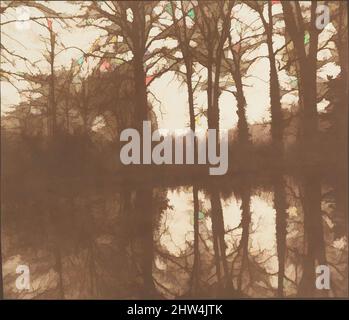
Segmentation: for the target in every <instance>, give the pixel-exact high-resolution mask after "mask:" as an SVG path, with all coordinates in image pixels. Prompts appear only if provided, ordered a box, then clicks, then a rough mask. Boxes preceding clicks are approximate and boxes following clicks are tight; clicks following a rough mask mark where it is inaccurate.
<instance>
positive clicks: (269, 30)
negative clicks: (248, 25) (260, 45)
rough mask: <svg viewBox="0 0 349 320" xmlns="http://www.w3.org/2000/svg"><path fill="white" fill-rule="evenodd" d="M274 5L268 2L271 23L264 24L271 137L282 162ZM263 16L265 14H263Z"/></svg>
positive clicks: (276, 155)
mask: <svg viewBox="0 0 349 320" xmlns="http://www.w3.org/2000/svg"><path fill="white" fill-rule="evenodd" d="M271 8H272V3H271V2H268V13H269V23H265V21H264V20H263V19H264V18H263V19H262V20H263V22H264V27H265V30H266V34H267V45H268V53H269V67H270V73H269V75H270V84H269V86H270V87H269V88H270V105H271V136H272V143H273V148H274V152H275V159H276V160H277V161H281V160H282V157H283V130H284V128H283V118H282V110H281V102H280V84H279V78H278V73H277V69H276V61H275V53H274V49H273V17H272V9H271ZM262 15H263V14H262Z"/></svg>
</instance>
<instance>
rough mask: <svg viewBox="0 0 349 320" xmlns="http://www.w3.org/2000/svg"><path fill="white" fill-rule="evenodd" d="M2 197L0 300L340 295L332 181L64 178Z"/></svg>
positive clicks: (341, 249)
mask: <svg viewBox="0 0 349 320" xmlns="http://www.w3.org/2000/svg"><path fill="white" fill-rule="evenodd" d="M344 190H345V189H344ZM6 192H7V194H6V198H3V199H6V201H5V202H3V203H2V251H3V253H2V254H3V273H4V296H5V298H24V299H29V298H40V299H87V298H93V299H140V298H146V299H147V298H149V299H155V298H156V299H162V298H165V299H168V298H228V299H229V298H231V299H233V298H242V297H244V298H249V297H250V298H259V297H344V296H347V294H348V288H347V283H348V282H347V267H348V248H347V237H346V235H347V229H346V221H347V220H346V218H345V217H346V214H347V211H346V194H345V192H344V191H343V188H342V187H341V186H340V185H339V183H338V180H336V179H333V178H332V179H331V178H328V177H326V176H323V177H319V176H314V175H309V176H308V175H306V176H304V175H299V176H297V175H289V174H275V175H273V176H269V177H267V178H263V179H259V178H255V177H252V178H244V177H240V178H237V179H234V178H230V179H229V180H225V181H224V182H221V181H219V180H218V181H216V182H214V183H209V184H205V183H203V182H201V181H200V182H199V181H192V182H191V183H187V184H183V185H166V184H164V183H163V184H155V183H153V184H151V183H144V184H137V185H134V184H128V183H124V184H123V183H117V184H111V185H109V184H108V183H104V184H102V185H97V184H88V183H83V182H82V181H75V182H67V181H65V182H64V183H52V184H50V185H39V186H36V187H33V188H27V187H25V186H17V187H13V188H12V189H11V187H9V188H8V189H7V191H6ZM319 265H325V266H328V267H329V271H330V289H318V288H317V287H316V279H317V277H318V276H319V275H318V274H317V273H316V268H317V266H319ZM19 266H25V267H27V270H28V274H29V282H28V283H29V286H28V287H27V288H25V289H23V288H18V281H19V280H18V277H20V276H21V275H20V274H19V272H20V268H19V269H18V267H19ZM16 270H17V272H18V273H17V272H16Z"/></svg>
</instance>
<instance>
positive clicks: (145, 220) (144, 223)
mask: <svg viewBox="0 0 349 320" xmlns="http://www.w3.org/2000/svg"><path fill="white" fill-rule="evenodd" d="M152 196H153V189H152V188H151V187H149V188H147V189H139V190H137V192H136V203H135V207H136V215H137V216H136V219H137V221H136V226H137V227H136V235H135V236H136V237H137V238H138V241H139V246H140V252H139V255H140V257H139V258H140V265H141V271H142V276H143V296H144V298H152V297H155V296H156V295H157V292H156V288H155V284H154V279H153V261H154V243H153V204H152Z"/></svg>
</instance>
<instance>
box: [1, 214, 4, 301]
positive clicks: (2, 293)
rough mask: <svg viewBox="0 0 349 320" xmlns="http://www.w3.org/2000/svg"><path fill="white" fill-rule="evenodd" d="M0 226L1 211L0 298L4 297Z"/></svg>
mask: <svg viewBox="0 0 349 320" xmlns="http://www.w3.org/2000/svg"><path fill="white" fill-rule="evenodd" d="M1 240H2V228H1V211H0V300H2V299H3V298H4V286H3V281H2V250H1V246H2V241H1Z"/></svg>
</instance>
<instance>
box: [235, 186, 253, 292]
mask: <svg viewBox="0 0 349 320" xmlns="http://www.w3.org/2000/svg"><path fill="white" fill-rule="evenodd" d="M250 201H251V190H250V186H249V184H248V183H246V182H245V183H244V184H243V186H242V189H241V228H242V234H241V240H240V244H239V255H240V256H241V267H240V273H239V276H238V285H237V290H238V292H239V293H240V294H241V293H242V289H243V288H242V285H243V276H244V272H245V270H246V268H247V266H248V243H249V234H250V224H251V208H250Z"/></svg>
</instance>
